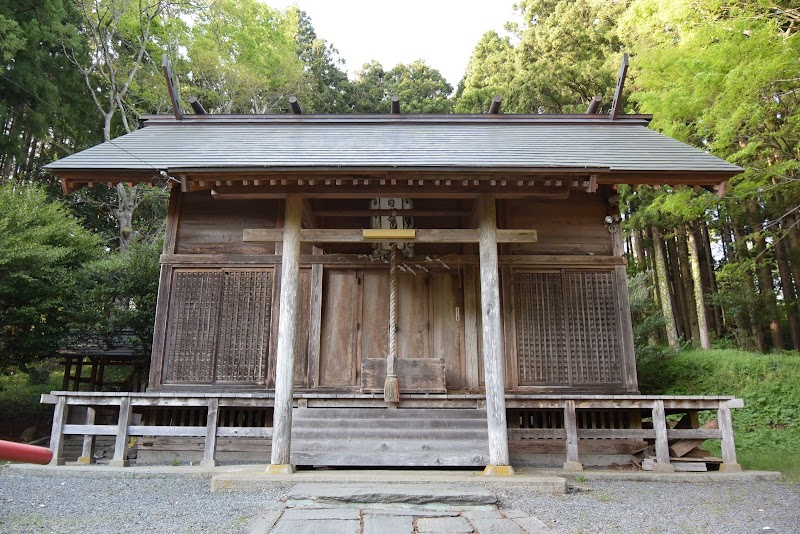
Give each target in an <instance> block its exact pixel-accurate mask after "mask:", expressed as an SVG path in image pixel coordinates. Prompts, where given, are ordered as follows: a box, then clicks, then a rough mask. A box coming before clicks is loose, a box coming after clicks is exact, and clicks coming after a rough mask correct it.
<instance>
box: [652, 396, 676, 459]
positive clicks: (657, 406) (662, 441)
mask: <svg viewBox="0 0 800 534" xmlns="http://www.w3.org/2000/svg"><path fill="white" fill-rule="evenodd" d="M653 430H655V432H656V464H655V466H654V467H653V471H656V472H659V473H672V472H673V471H675V468H674V467H673V466H672V464H670V463H669V442H668V441H667V417H666V415H665V414H664V401H661V400H657V401H653Z"/></svg>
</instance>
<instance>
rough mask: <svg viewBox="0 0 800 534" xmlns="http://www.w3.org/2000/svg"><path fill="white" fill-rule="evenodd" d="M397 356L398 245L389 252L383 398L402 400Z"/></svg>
mask: <svg viewBox="0 0 800 534" xmlns="http://www.w3.org/2000/svg"><path fill="white" fill-rule="evenodd" d="M396 358H397V247H396V245H395V244H394V243H392V245H391V249H390V252H389V354H388V357H387V358H386V381H385V382H384V383H383V400H384V401H385V402H400V384H399V382H398V381H397V373H396V372H395V368H394V364H395V360H396Z"/></svg>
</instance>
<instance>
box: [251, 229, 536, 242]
mask: <svg viewBox="0 0 800 534" xmlns="http://www.w3.org/2000/svg"><path fill="white" fill-rule="evenodd" d="M283 238H284V234H283V231H282V230H280V229H270V228H246V229H244V230H243V232H242V238H241V239H242V242H244V243H260V242H265V243H273V242H275V241H280V240H282V239H283ZM537 239H538V236H537V232H536V230H534V229H500V230H497V242H498V243H535V242H536V241H537ZM300 240H301V241H305V242H309V243H371V242H374V241H376V240H375V239H369V238H365V237H364V235H363V231H362V230H361V229H358V228H354V229H350V228H347V229H345V228H341V229H335V228H307V229H303V230H301V231H300ZM478 240H479V233H478V230H475V229H472V228H452V229H431V228H419V229H416V236H415V237H414V238H413V239H407V241H412V242H415V243H435V244H443V243H477V242H478ZM400 241H403V240H400Z"/></svg>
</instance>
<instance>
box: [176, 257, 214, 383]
mask: <svg viewBox="0 0 800 534" xmlns="http://www.w3.org/2000/svg"><path fill="white" fill-rule="evenodd" d="M221 293H222V272H221V271H176V272H175V273H174V276H173V280H172V294H171V298H170V324H169V328H168V332H167V350H166V355H165V360H164V380H165V381H168V382H173V381H186V382H211V381H212V380H213V378H214V354H215V348H216V338H217V324H218V322H219V311H220V300H221Z"/></svg>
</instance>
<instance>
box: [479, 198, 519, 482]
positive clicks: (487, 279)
mask: <svg viewBox="0 0 800 534" xmlns="http://www.w3.org/2000/svg"><path fill="white" fill-rule="evenodd" d="M477 215H478V230H479V237H480V241H479V247H480V273H481V312H482V317H483V368H484V375H485V378H484V380H485V383H486V415H487V419H488V425H489V465H488V466H487V468H486V471H484V472H485V473H486V474H496V475H511V474H513V473H514V471H513V470H512V469H511V466H510V465H509V459H508V427H507V424H506V399H505V391H504V384H505V373H504V364H503V325H502V323H501V319H500V284H499V280H498V278H499V271H498V264H497V207H496V205H495V197H494V195H481V196H480V197H478V200H477ZM498 468H499V469H498Z"/></svg>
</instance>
